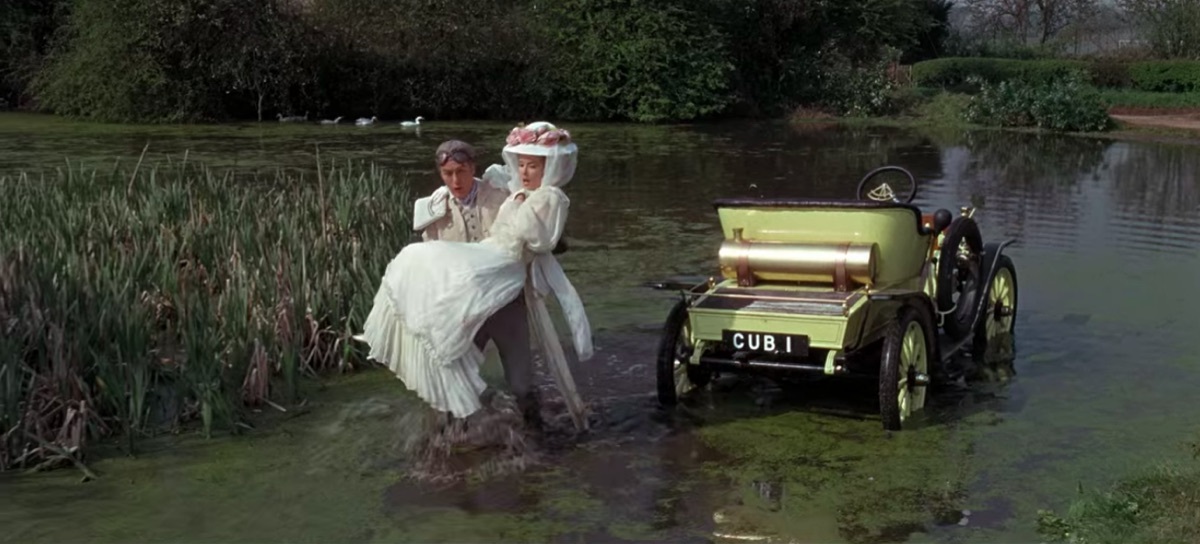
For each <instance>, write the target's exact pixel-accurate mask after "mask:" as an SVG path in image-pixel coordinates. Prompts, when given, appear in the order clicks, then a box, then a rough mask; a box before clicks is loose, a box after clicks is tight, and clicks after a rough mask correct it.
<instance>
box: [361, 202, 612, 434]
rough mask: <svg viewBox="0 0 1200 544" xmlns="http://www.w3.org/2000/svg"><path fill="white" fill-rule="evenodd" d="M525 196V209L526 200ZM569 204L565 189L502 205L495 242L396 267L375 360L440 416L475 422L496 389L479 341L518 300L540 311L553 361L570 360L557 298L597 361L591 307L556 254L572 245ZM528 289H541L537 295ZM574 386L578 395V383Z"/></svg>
mask: <svg viewBox="0 0 1200 544" xmlns="http://www.w3.org/2000/svg"><path fill="white" fill-rule="evenodd" d="M522 193H523V194H525V195H526V199H525V201H524V202H521V201H520V200H518V199H517V198H516V197H517V196H518V195H519V194H522ZM569 204H570V201H569V200H568V199H567V196H566V194H564V193H563V191H562V190H561V189H559V188H557V187H551V186H543V187H541V188H539V189H537V190H535V191H530V192H524V191H523V192H521V193H515V194H513V195H512V196H510V197H509V198H508V200H506V201H505V202H504V204H502V205H501V207H500V210H499V212H498V213H497V215H496V220H495V222H494V223H493V224H492V228H491V235H490V236H489V237H488V238H485V239H484V240H482V241H480V242H479V243H474V244H472V243H463V242H445V241H431V242H422V243H415V244H409V245H408V246H405V247H404V249H403V250H402V251H401V252H400V254H399V255H397V256H396V258H395V259H393V260H392V261H391V263H389V264H388V267H387V271H386V272H385V273H384V276H383V280H382V282H381V284H380V286H379V291H378V293H376V295H375V302H374V307H373V308H372V309H371V313H370V314H369V315H368V317H367V320H366V322H365V323H364V325H363V334H362V336H361V337H360V338H361V339H362V340H364V341H366V342H367V343H368V344H369V345H370V354H369V357H370V358H371V359H374V360H376V361H379V362H381V363H384V364H386V365H387V366H388V367H389V368H391V369H392V371H393V372H395V373H396V375H397V377H399V378H400V379H401V380H402V381H404V383H405V385H406V386H408V388H409V389H411V390H413V391H415V392H416V393H417V395H418V396H419V397H421V398H422V399H424V400H425V401H426V402H428V403H429V404H430V405H431V406H432V407H433V408H435V409H437V410H440V411H444V412H450V413H452V414H454V416H456V417H466V416H468V415H470V414H472V413H474V412H475V411H476V410H478V409H480V408H481V404H480V400H479V396H480V394H481V393H483V390H484V389H485V388H486V384H485V383H484V382H483V379H482V378H481V377H480V375H479V367H480V365H481V364H482V363H483V360H484V355H483V352H482V351H481V350H480V349H479V348H478V347H476V346H475V343H474V338H475V335H476V333H478V331H479V329H480V327H482V326H483V323H484V321H486V320H487V319H488V318H489V317H490V316H491V315H492V314H494V313H496V312H497V311H498V310H499V309H500V308H502V307H504V306H505V305H507V304H508V303H510V302H512V301H513V300H515V299H516V297H518V296H527V295H528V296H529V297H530V302H532V303H533V304H532V306H531V307H530V314H531V316H530V317H531V320H530V328H531V329H533V335H534V336H535V337H537V338H538V340H539V342H540V344H541V347H542V351H543V356H544V357H556V356H557V357H559V358H561V357H562V355H561V353H562V350H561V348H560V347H558V343H557V337H556V334H555V332H554V330H553V324H552V322H551V321H550V320H549V315H548V314H547V313H546V310H545V305H544V303H543V302H542V299H543V298H544V297H545V295H546V294H547V293H549V292H551V291H553V292H554V294H555V297H556V298H557V299H558V300H559V303H560V304H561V305H562V307H563V311H564V314H565V315H566V317H567V321H568V323H569V324H570V326H571V329H572V333H573V337H574V339H575V347H576V350H577V351H578V352H579V358H580V360H585V359H587V358H589V357H590V356H591V352H592V346H591V338H590V334H591V333H590V327H589V325H588V323H587V318H586V316H585V315H584V312H583V306H582V303H581V302H580V301H579V297H578V294H576V292H575V290H574V288H573V287H572V286H571V284H570V282H569V281H567V279H566V276H565V275H564V274H563V272H562V268H561V267H560V266H559V265H558V261H557V260H556V259H555V258H554V257H553V256H552V255H551V254H550V251H551V250H552V249H553V248H554V247H555V245H556V244H557V243H558V240H559V238H561V237H562V232H563V227H564V226H565V225H566V220H567V209H568V207H569ZM531 273H532V277H531ZM527 281H529V285H530V286H531V287H533V289H531V290H530V291H529V293H526V289H525V287H526V285H527ZM547 327H549V328H550V330H545V329H546V328H547ZM547 350H549V351H557V352H558V353H557V354H555V353H549V354H547V353H546V351H547ZM556 363H558V364H562V365H565V361H556ZM555 377H556V380H557V381H559V387H560V388H562V387H564V384H563V383H562V381H561V379H560V377H559V376H557V375H556V376H555ZM568 381H570V380H569V375H568ZM566 385H567V386H568V387H570V388H571V389H572V391H573V388H574V383H573V382H571V383H569V384H566Z"/></svg>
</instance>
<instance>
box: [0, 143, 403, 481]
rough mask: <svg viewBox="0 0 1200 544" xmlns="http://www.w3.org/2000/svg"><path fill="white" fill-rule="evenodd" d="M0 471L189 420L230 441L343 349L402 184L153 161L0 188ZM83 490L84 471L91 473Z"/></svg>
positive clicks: (9, 182)
mask: <svg viewBox="0 0 1200 544" xmlns="http://www.w3.org/2000/svg"><path fill="white" fill-rule="evenodd" d="M0 195H3V198H2V199H0V470H3V469H12V468H26V469H44V468H51V467H55V466H61V465H71V464H74V465H75V466H78V467H80V468H81V469H82V470H84V471H85V472H87V467H86V465H84V457H83V455H84V453H85V451H86V450H87V447H88V444H89V443H94V441H96V440H97V439H100V438H103V437H105V436H119V437H121V438H122V439H123V440H122V442H121V443H122V444H123V447H125V448H127V449H128V450H129V452H130V453H132V452H133V451H134V449H135V445H136V440H137V439H138V438H139V437H144V436H147V435H150V434H154V433H159V432H165V431H178V430H179V429H180V428H181V427H182V426H183V425H185V424H188V423H190V422H195V421H199V422H200V424H201V428H202V429H203V432H204V433H205V434H206V435H211V433H212V432H213V431H214V430H225V431H230V432H237V430H238V428H239V426H243V425H245V422H244V416H245V415H246V414H247V412H248V411H249V410H251V409H253V407H258V406H264V405H274V406H275V407H276V408H279V409H286V406H288V405H289V404H292V403H295V402H297V401H298V398H297V396H298V393H297V386H298V382H299V380H301V379H303V378H304V377H305V376H317V375H319V374H320V373H322V372H327V371H345V370H348V369H351V368H353V367H354V366H355V365H357V364H361V361H362V358H361V351H359V350H357V349H356V347H355V346H353V345H352V343H351V342H352V341H351V340H350V337H351V335H352V334H353V332H354V331H356V330H358V329H360V328H361V323H362V320H364V319H365V318H366V315H367V312H368V311H369V310H370V305H371V303H372V299H373V296H374V294H375V290H376V289H377V287H378V281H379V278H380V277H381V275H382V273H383V271H384V268H385V267H386V265H387V262H388V261H389V260H390V259H391V258H392V257H393V256H394V255H395V254H396V252H398V251H399V250H400V248H401V247H402V246H403V244H404V243H405V242H407V240H408V233H409V232H411V227H410V225H411V221H410V217H409V213H408V210H409V203H410V198H409V185H408V183H407V182H406V181H405V180H397V179H395V178H394V177H393V176H392V175H390V174H389V173H388V172H387V171H385V170H383V169H381V168H379V167H377V166H375V165H373V164H355V163H345V164H340V165H339V164H336V163H335V162H332V161H331V162H328V163H326V164H320V159H318V169H317V174H316V175H312V174H308V175H305V174H302V173H294V172H288V171H285V170H277V171H275V172H274V173H270V174H261V173H253V172H238V171H234V170H224V171H219V170H217V169H214V168H211V167H208V166H206V165H203V164H195V163H188V162H186V160H185V161H183V162H178V161H176V162H174V163H171V162H165V163H161V164H157V165H145V164H141V161H139V163H138V165H137V166H136V167H134V168H133V169H132V170H128V169H121V168H118V167H113V168H111V169H107V170H106V171H101V170H99V169H85V168H83V167H79V166H71V165H69V164H68V166H67V167H64V168H60V169H58V170H57V171H56V172H54V173H51V174H43V175H39V176H36V177H35V176H31V175H27V174H19V175H13V176H7V177H0ZM89 475H90V473H89Z"/></svg>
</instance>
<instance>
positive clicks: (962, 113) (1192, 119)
mask: <svg viewBox="0 0 1200 544" xmlns="http://www.w3.org/2000/svg"><path fill="white" fill-rule="evenodd" d="M1097 93H1098V95H1099V106H1098V107H1100V108H1103V109H1105V110H1106V111H1107V112H1108V113H1109V115H1110V116H1119V115H1138V116H1145V117H1143V118H1140V119H1138V122H1137V123H1136V124H1135V123H1129V122H1125V121H1123V120H1121V119H1116V118H1112V123H1111V124H1110V126H1109V128H1108V129H1107V130H1102V131H1090V130H1082V131H1080V130H1068V131H1059V132H1063V133H1065V134H1074V135H1087V136H1100V137H1107V138H1117V139H1129V140H1152V141H1170V142H1186V143H1196V142H1200V95H1194V94H1189V93H1145V92H1133V91H1111V90H1110V91H1097ZM976 96H977V95H972V94H967V93H960V92H952V91H942V90H937V89H920V88H916V89H905V90H902V91H899V92H898V93H897V94H896V97H895V99H894V100H895V102H896V108H895V109H894V111H893V112H892V113H891V114H890V115H878V116H857V117H854V116H838V115H835V114H832V113H830V112H827V111H822V110H819V109H813V108H800V109H797V110H796V111H794V112H793V113H792V115H791V116H790V121H791V123H792V124H793V125H795V126H797V127H801V128H804V127H808V128H812V127H820V126H827V125H831V124H844V125H864V126H890V127H901V128H918V129H928V130H938V131H960V130H968V129H970V130H984V129H1004V130H1015V131H1021V132H1030V133H1037V132H1045V131H1050V130H1051V129H1040V128H1038V127H1036V126H995V125H992V124H985V123H980V122H974V121H972V120H971V118H970V116H969V115H968V108H969V107H970V105H971V104H972V101H974V100H976V99H977V98H976ZM1068 102H1070V101H1069V100H1068Z"/></svg>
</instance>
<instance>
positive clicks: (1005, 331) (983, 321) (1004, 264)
mask: <svg viewBox="0 0 1200 544" xmlns="http://www.w3.org/2000/svg"><path fill="white" fill-rule="evenodd" d="M996 259H997V260H996V274H995V275H994V276H992V281H991V282H990V283H989V284H988V286H987V291H986V292H985V293H984V296H985V297H987V298H986V299H985V302H984V305H983V313H982V315H980V316H979V323H978V324H977V325H976V326H975V339H974V340H975V342H974V343H975V351H976V354H977V355H983V356H984V357H985V359H986V360H990V361H994V360H1001V359H1005V358H1011V357H1012V340H1013V338H1012V334H1013V330H1014V329H1015V328H1016V318H1017V269H1016V267H1015V266H1014V265H1013V262H1012V259H1010V258H1009V257H1008V255H1000V256H999V257H997V258H996Z"/></svg>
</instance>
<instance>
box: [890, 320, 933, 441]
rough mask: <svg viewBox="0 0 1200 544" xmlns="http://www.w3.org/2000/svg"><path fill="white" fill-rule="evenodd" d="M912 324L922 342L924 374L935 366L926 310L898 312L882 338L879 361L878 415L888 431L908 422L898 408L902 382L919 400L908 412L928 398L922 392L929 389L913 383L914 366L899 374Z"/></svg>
mask: <svg viewBox="0 0 1200 544" xmlns="http://www.w3.org/2000/svg"><path fill="white" fill-rule="evenodd" d="M912 323H916V324H917V325H918V326H919V327H920V330H921V333H922V337H923V338H924V340H925V347H924V360H925V369H924V374H926V375H927V376H928V375H929V373H930V367H932V366H933V364H934V362H933V354H934V352H933V345H934V344H933V342H934V341H935V339H934V331H933V322H932V317H931V316H930V315H929V312H928V311H927V310H924V309H922V308H918V307H916V306H907V305H906V306H904V307H903V308H901V309H900V313H899V314H898V315H897V316H896V320H895V321H892V322H891V323H889V324H888V328H887V332H886V333H885V334H884V338H883V357H882V358H881V359H880V361H879V415H880V416H881V417H882V419H883V428H884V429H885V430H888V431H898V430H900V429H901V428H902V427H903V425H904V422H905V421H907V419H908V418H907V417H906V416H905V414H904V413H903V412H904V411H903V410H902V408H901V406H900V390H901V386H902V379H903V386H904V387H907V388H909V390H910V391H912V392H913V393H914V395H919V400H918V399H916V398H914V399H913V402H914V405H913V406H911V407H910V410H909V411H910V413H911V412H915V411H917V410H920V409H921V408H924V406H925V398H926V396H927V395H926V391H925V390H926V389H928V386H927V385H921V384H917V383H916V379H915V373H916V372H918V371H919V369H918V368H917V366H915V365H914V366H913V367H911V368H910V369H909V370H908V371H906V372H904V373H903V375H902V373H901V367H902V366H905V365H903V364H902V363H903V361H902V348H903V344H904V338H905V333H906V332H907V331H908V328H909V325H910V324H912ZM917 388H920V389H919V390H918V389H917Z"/></svg>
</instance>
